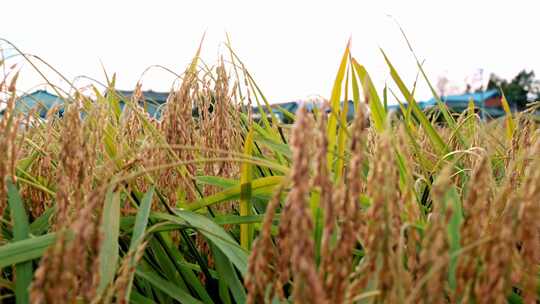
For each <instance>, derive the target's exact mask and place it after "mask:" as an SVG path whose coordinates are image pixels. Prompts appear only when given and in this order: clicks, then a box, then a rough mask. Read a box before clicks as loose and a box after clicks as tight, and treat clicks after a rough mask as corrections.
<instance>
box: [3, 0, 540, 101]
mask: <svg viewBox="0 0 540 304" xmlns="http://www.w3.org/2000/svg"><path fill="white" fill-rule="evenodd" d="M2 2H3V3H2V4H1V6H0V8H1V13H0V29H1V31H0V37H1V38H5V39H8V40H10V41H11V42H13V43H15V45H17V46H18V47H19V48H21V49H22V50H23V51H24V52H28V53H32V54H36V55H39V56H40V57H41V58H43V59H44V60H46V61H47V62H48V63H50V64H51V65H52V66H54V67H55V68H57V69H58V70H60V71H61V72H62V73H63V74H64V75H66V76H67V77H68V78H69V79H72V78H73V77H75V76H77V75H87V76H91V77H95V78H97V79H100V80H103V79H104V77H103V72H102V68H101V63H100V61H101V62H103V64H104V66H105V68H106V70H107V72H108V73H110V74H112V73H113V72H116V73H117V74H118V81H117V87H118V88H121V89H132V88H133V87H134V86H135V83H136V82H137V80H138V79H139V76H140V75H141V73H142V71H144V69H145V68H146V67H148V66H150V65H153V64H160V65H164V66H166V67H168V68H171V69H173V70H175V71H177V72H181V71H183V70H184V68H185V66H186V64H187V63H188V62H189V60H190V59H191V58H192V56H193V54H194V52H195V50H196V48H197V46H198V43H199V40H200V38H201V37H202V34H203V32H204V31H205V30H206V31H207V37H206V39H205V43H204V52H203V58H204V59H205V60H206V61H207V62H208V63H211V64H212V63H215V61H216V59H217V58H218V55H219V54H220V51H221V52H224V51H225V47H224V45H223V43H222V42H223V41H225V39H226V37H225V32H226V31H227V32H228V33H229V34H230V35H231V38H232V43H233V47H234V49H235V50H236V52H237V53H238V54H239V55H240V57H241V58H242V59H243V61H244V62H245V63H246V65H247V67H248V69H249V70H250V71H251V73H252V74H253V75H254V77H255V79H256V81H257V82H258V84H259V85H260V86H261V88H262V89H263V92H264V93H265V95H266V96H267V97H269V98H270V100H271V102H281V101H288V100H292V99H296V98H301V97H305V96H307V95H311V94H321V95H323V96H328V95H329V94H330V91H331V86H332V83H333V80H334V77H335V74H336V71H337V67H338V64H339V60H340V56H341V54H342V52H343V49H344V47H345V44H346V42H347V39H348V38H349V36H352V54H353V56H354V57H355V58H357V60H358V61H359V62H361V63H363V64H364V65H365V66H366V67H367V68H368V71H369V72H370V73H371V74H372V77H373V78H374V79H375V81H376V84H377V85H378V86H379V87H380V88H382V86H383V85H384V82H385V81H389V82H390V81H391V80H390V78H389V76H388V71H387V68H386V66H385V64H384V61H383V58H382V56H381V54H380V53H379V50H378V47H379V46H380V47H382V48H383V49H384V50H385V51H386V53H387V54H388V55H389V57H390V58H391V60H392V61H393V63H394V65H395V66H396V68H397V69H398V71H399V72H400V73H401V74H403V75H402V76H403V78H404V79H405V80H406V82H407V84H408V85H409V86H411V85H412V82H413V81H414V77H415V75H416V65H415V61H414V57H413V56H412V54H411V53H410V52H409V50H408V49H407V45H406V43H405V41H404V39H403V38H402V37H401V34H400V31H399V28H398V27H397V26H396V24H395V23H394V21H393V20H392V19H391V18H390V17H388V15H392V16H393V17H394V18H396V19H397V20H398V21H399V22H400V24H401V25H402V26H403V28H404V29H405V31H406V33H407V35H408V36H409V39H410V40H411V42H412V43H413V47H414V48H415V50H416V53H417V54H418V55H419V57H420V59H421V60H425V68H426V70H427V71H428V73H429V76H430V78H431V80H432V81H433V82H436V80H437V76H438V75H440V74H441V73H447V74H448V75H450V78H451V80H453V81H455V82H458V83H462V82H463V79H464V78H465V76H467V75H468V74H471V73H472V72H473V71H474V70H475V69H478V68H483V69H485V70H486V71H487V72H488V73H489V72H491V71H493V72H495V73H497V74H499V75H501V76H504V77H507V78H509V77H512V76H513V75H514V74H516V73H517V72H518V71H519V70H520V69H522V68H527V69H534V70H536V71H537V73H539V74H540V42H539V40H538V36H537V34H536V33H537V31H538V28H539V26H538V21H537V20H539V19H538V16H539V15H538V11H539V10H538V8H540V6H539V4H536V3H540V1H538V0H536V1H534V0H531V1H526V0H513V1H498V0H492V1H483V0H467V1H465V0H453V1H449V0H445V1H438V0H431V1H421V0H406V1H405V0H396V1H391V0H386V1H382V0H378V1H375V0H370V1H360V0H357V1H325V2H318V1H279V0H274V1H255V0H252V1H239V0H238V1H234V0H229V1H225V0H222V1H209V0H208V1H164V0H153V1H112V0H109V1H104V0H94V1H84V2H83V1H73V0H72V1H59V0H58V1H43V0H41V1H40V0H36V1H30V0H17V1H2ZM2 45H3V46H4V47H5V44H2ZM539 76H540V75H539ZM486 77H487V76H486ZM173 78H174V77H172V76H171V75H170V74H168V73H167V72H164V71H160V70H153V71H152V72H150V73H148V74H146V76H145V78H144V80H143V85H144V88H145V89H149V88H151V89H154V90H168V89H169V88H170V85H171V83H172V80H173ZM39 82H40V81H39V78H37V76H36V74H35V73H30V69H29V68H28V67H25V69H24V70H23V74H22V80H21V82H20V85H21V88H22V89H28V88H29V87H30V86H31V85H34V84H38V83H39ZM417 97H418V98H419V99H424V98H429V97H430V95H429V92H428V91H427V90H426V88H425V87H420V89H419V91H418V92H417Z"/></svg>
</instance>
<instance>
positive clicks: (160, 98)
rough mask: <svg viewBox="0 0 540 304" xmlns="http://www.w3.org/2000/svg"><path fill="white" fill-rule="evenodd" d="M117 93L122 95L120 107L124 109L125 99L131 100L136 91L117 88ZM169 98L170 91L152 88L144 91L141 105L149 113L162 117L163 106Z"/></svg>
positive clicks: (157, 117)
mask: <svg viewBox="0 0 540 304" xmlns="http://www.w3.org/2000/svg"><path fill="white" fill-rule="evenodd" d="M116 93H117V94H118V95H120V98H121V99H122V100H120V107H121V108H122V109H124V106H125V100H130V99H131V97H132V96H133V93H134V91H123V90H117V91H116ZM168 98H169V93H166V92H154V91H152V90H149V91H142V98H141V99H142V100H141V101H139V105H140V106H141V107H143V108H144V109H145V110H146V112H148V114H149V115H150V116H151V117H153V118H156V119H159V118H160V117H161V114H162V111H163V107H164V105H165V103H166V102H167V99H168Z"/></svg>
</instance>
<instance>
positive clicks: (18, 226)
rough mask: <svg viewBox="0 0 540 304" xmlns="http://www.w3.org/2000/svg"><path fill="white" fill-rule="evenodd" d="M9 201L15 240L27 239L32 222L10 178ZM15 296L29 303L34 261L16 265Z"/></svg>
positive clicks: (18, 299) (20, 302)
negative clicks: (29, 220) (30, 222)
mask: <svg viewBox="0 0 540 304" xmlns="http://www.w3.org/2000/svg"><path fill="white" fill-rule="evenodd" d="M7 187H8V203H9V208H10V210H11V219H12V221H13V240H14V241H15V242H18V241H23V240H27V239H28V237H29V234H30V224H29V223H28V216H27V215H26V210H25V209H24V204H23V202H22V199H21V196H20V195H19V190H18V189H17V187H16V186H15V185H14V184H13V183H12V182H11V180H9V179H8V182H7ZM15 271H16V273H17V275H16V276H15V297H16V302H17V304H23V303H29V301H30V294H29V290H28V287H29V286H30V283H31V282H32V277H33V273H32V261H24V262H21V263H17V264H16V265H15Z"/></svg>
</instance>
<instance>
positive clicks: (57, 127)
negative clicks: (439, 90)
mask: <svg viewBox="0 0 540 304" xmlns="http://www.w3.org/2000/svg"><path fill="white" fill-rule="evenodd" d="M199 52H200V49H199V51H198V52H197V54H195V56H194V58H193V60H192V62H191V64H190V65H189V66H188V67H187V68H186V70H185V71H184V72H183V73H182V74H181V75H180V77H179V79H178V80H177V81H176V82H175V84H174V85H173V87H172V88H171V93H170V94H169V98H168V101H167V103H166V106H165V108H164V110H163V113H162V116H161V118H160V119H156V118H154V117H150V116H149V115H148V113H147V112H146V111H145V109H144V108H143V107H144V102H142V101H143V100H144V96H143V91H142V90H141V86H140V84H137V86H136V89H135V91H134V94H133V95H132V96H130V97H129V98H126V96H123V95H121V94H118V91H117V90H116V89H115V77H114V76H113V77H108V78H107V79H108V83H107V84H106V88H104V89H103V88H100V87H99V86H98V85H96V86H95V87H93V95H94V96H93V97H89V96H88V95H85V94H82V92H80V90H76V88H74V90H72V91H71V93H67V92H63V91H62V90H61V89H60V88H59V87H56V86H55V85H54V84H52V83H50V82H49V81H48V80H46V79H45V81H46V82H49V85H50V86H51V89H53V90H55V91H56V92H57V93H58V94H59V95H60V96H61V98H62V99H63V101H64V104H65V106H64V107H63V108H62V109H60V108H59V107H56V108H52V109H50V110H49V112H48V113H47V117H46V119H44V120H43V119H40V118H39V116H38V114H37V113H36V112H30V113H27V114H26V115H23V114H21V113H18V112H17V111H15V108H16V103H17V101H18V98H19V97H20V92H18V91H17V79H18V74H17V71H16V69H15V68H12V69H10V68H11V67H9V66H8V61H3V60H2V61H0V64H1V65H2V66H3V68H4V71H5V73H4V74H3V79H1V84H0V91H1V93H2V96H5V102H6V108H5V110H4V113H3V116H2V118H1V121H0V177H1V178H0V216H1V218H2V220H1V221H0V229H1V231H0V295H1V296H0V299H2V301H5V302H7V303H10V302H16V303H128V302H130V303H156V302H157V303H535V302H536V301H538V296H539V290H538V265H539V263H540V224H539V221H538V219H540V138H539V137H540V131H539V129H538V125H537V123H536V122H535V120H534V117H533V116H532V115H531V114H530V113H527V112H524V113H518V114H516V113H511V112H510V111H508V112H507V115H506V117H505V118H504V119H502V120H496V121H490V122H485V121H482V120H481V119H480V118H479V117H478V116H477V114H475V112H474V109H473V108H471V109H469V110H468V111H466V112H464V113H462V114H461V115H458V116H456V115H454V114H452V113H450V111H449V110H448V109H447V108H446V105H445V104H444V103H443V102H442V101H441V100H440V99H439V98H438V97H437V96H435V98H436V100H437V102H438V108H437V112H436V113H435V114H434V116H430V115H427V114H426V113H424V112H423V111H422V109H421V108H420V107H419V106H418V104H417V101H416V100H415V97H414V88H408V87H407V86H406V85H405V84H404V82H403V80H402V79H401V77H400V75H399V73H398V70H397V68H396V67H394V66H393V65H392V63H391V59H390V56H388V55H387V54H385V53H384V52H383V53H382V56H383V58H384V59H385V61H386V62H387V64H388V68H389V73H390V76H391V77H392V79H393V81H394V82H395V87H396V88H397V91H396V92H391V93H392V94H390V95H391V96H392V98H393V101H395V102H399V103H400V104H401V105H402V106H403V108H402V109H403V111H402V112H403V117H402V119H394V118H392V117H390V115H389V114H388V113H387V111H386V106H385V105H386V104H388V102H389V100H390V98H391V97H389V94H387V93H388V92H387V91H386V89H385V90H384V92H382V93H381V91H380V90H378V89H377V88H376V87H375V85H374V83H373V82H372V80H371V78H370V76H369V73H368V71H367V70H366V69H365V68H364V66H362V65H361V63H359V62H358V61H357V60H356V59H355V58H354V57H353V55H352V53H351V48H350V44H348V45H347V47H346V48H345V51H344V54H343V56H342V58H341V59H340V62H339V67H338V69H337V70H338V72H337V75H336V78H335V82H334V86H333V90H332V92H331V97H330V99H329V100H328V101H327V102H326V103H324V105H323V108H322V109H319V110H317V109H316V110H315V111H307V110H306V109H305V108H302V109H300V110H299V111H298V112H297V113H296V115H294V114H291V113H285V115H287V116H288V117H290V118H291V119H292V120H293V121H294V125H292V126H291V125H285V124H282V123H281V122H280V120H279V119H278V118H277V117H275V113H274V112H273V111H272V110H271V109H270V104H269V101H268V100H267V99H266V98H265V96H264V94H263V88H262V87H261V86H259V84H257V83H256V82H255V80H254V79H253V77H252V76H251V74H250V73H249V71H248V70H247V69H246V67H245V66H244V64H243V63H242V61H241V60H240V58H239V57H238V56H237V55H236V53H235V52H234V51H233V50H232V48H229V53H228V54H224V55H227V56H228V59H227V60H225V59H223V58H221V59H219V60H218V61H217V63H216V64H215V65H214V66H209V65H207V64H205V63H204V62H202V61H201V60H200V59H199ZM27 59H28V60H32V59H31V58H27ZM418 67H419V69H420V74H421V75H423V77H424V80H425V81H427V82H428V84H429V79H428V77H427V76H426V75H425V73H424V71H423V70H422V67H421V65H420V64H418ZM433 92H434V90H433ZM434 95H435V93H434ZM342 100H353V102H354V103H353V104H354V107H355V113H356V114H355V117H354V119H353V120H352V121H348V120H347V117H346V115H347V114H346V113H347V111H348V109H347V108H346V107H347V103H341V101H342ZM503 102H504V103H506V100H503ZM342 104H343V106H342ZM254 106H256V107H254ZM193 109H197V115H193V113H194V112H193ZM265 109H266V110H265ZM254 110H256V111H259V113H258V114H259V116H258V117H260V120H254V119H253V116H254V115H253V114H254V113H253V111H254ZM441 120H442V121H443V123H440V121H441ZM436 121H438V122H436Z"/></svg>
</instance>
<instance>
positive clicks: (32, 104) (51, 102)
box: [14, 90, 64, 118]
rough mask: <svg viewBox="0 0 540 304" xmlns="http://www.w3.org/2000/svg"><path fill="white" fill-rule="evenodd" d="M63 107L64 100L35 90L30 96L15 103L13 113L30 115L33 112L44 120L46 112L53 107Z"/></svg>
mask: <svg viewBox="0 0 540 304" xmlns="http://www.w3.org/2000/svg"><path fill="white" fill-rule="evenodd" d="M63 105H64V99H62V98H61V97H58V96H56V95H55V94H52V93H49V92H47V91H46V90H37V91H34V92H33V93H30V94H25V95H23V96H21V97H19V98H18V99H17V100H16V101H15V109H14V112H15V113H24V114H26V113H30V112H31V111H35V113H36V114H38V115H39V116H40V117H41V118H45V116H46V115H47V112H49V110H50V109H51V108H53V107H54V106H60V108H62V107H63ZM60 111H62V110H60Z"/></svg>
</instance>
